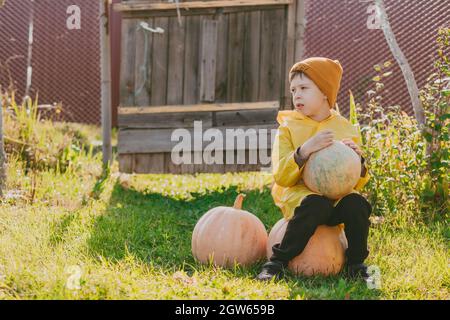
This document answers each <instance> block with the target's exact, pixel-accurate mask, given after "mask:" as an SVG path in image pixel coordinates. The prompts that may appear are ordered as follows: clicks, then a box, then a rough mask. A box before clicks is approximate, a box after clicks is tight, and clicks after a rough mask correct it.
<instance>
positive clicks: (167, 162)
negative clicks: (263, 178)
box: [119, 150, 271, 174]
mask: <svg viewBox="0 0 450 320" xmlns="http://www.w3.org/2000/svg"><path fill="white" fill-rule="evenodd" d="M270 154H271V150H267V156H268V157H270ZM236 156H237V151H236V152H235V157H236ZM244 157H245V159H249V157H250V153H249V151H245V154H244ZM247 162H248V161H247ZM268 167H269V165H267V164H261V163H258V164H226V163H224V164H206V163H202V164H174V163H173V162H172V159H171V154H170V153H145V154H119V171H120V172H123V173H172V174H194V173H227V172H248V171H261V170H263V169H266V168H268Z"/></svg>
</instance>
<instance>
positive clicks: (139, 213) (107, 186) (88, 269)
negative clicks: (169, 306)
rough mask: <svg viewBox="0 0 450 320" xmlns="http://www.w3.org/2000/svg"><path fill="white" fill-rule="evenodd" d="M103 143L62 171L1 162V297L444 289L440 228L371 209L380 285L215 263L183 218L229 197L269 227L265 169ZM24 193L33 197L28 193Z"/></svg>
mask: <svg viewBox="0 0 450 320" xmlns="http://www.w3.org/2000/svg"><path fill="white" fill-rule="evenodd" d="M100 157H101V155H100V154H96V155H94V156H84V157H81V156H80V157H79V159H78V160H77V164H78V166H77V167H76V168H74V169H72V170H69V171H68V172H65V173H63V174H61V173H55V172H52V171H51V170H49V171H41V172H36V173H33V174H32V175H29V174H28V175H26V174H25V172H24V168H23V167H22V165H21V163H20V162H17V161H10V163H9V166H8V182H7V196H6V197H5V199H4V200H3V203H2V205H1V207H0V299H449V298H450V294H449V284H450V272H449V268H448V266H449V265H448V264H449V253H448V239H449V228H448V223H447V222H445V221H439V220H437V221H435V222H432V223H428V224H423V223H419V222H411V219H408V217H409V216H410V215H411V214H413V213H410V212H405V213H402V214H392V213H389V212H383V213H381V212H376V211H375V212H373V215H375V216H379V215H383V216H384V218H385V220H384V222H382V223H374V224H372V227H371V230H370V238H369V246H370V256H369V258H368V260H367V263H368V264H369V265H375V266H377V267H379V269H380V270H381V287H380V288H379V289H370V288H368V287H367V285H366V284H365V283H362V282H358V281H348V280H345V279H344V278H342V277H340V276H335V277H329V278H324V277H314V278H305V277H295V276H293V275H289V276H288V277H286V278H285V279H283V280H280V281H275V282H271V283H259V282H257V281H255V280H253V277H254V276H255V275H256V274H257V272H258V271H259V269H260V267H261V265H262V262H260V263H258V264H256V265H254V266H252V267H248V268H242V267H239V266H236V267H235V268H233V269H221V268H216V267H214V266H211V265H201V264H198V263H197V262H196V261H195V260H194V259H193V257H192V254H191V235H192V230H193V228H194V226H195V224H196V222H197V221H198V219H199V218H200V217H201V216H202V214H204V213H205V212H206V211H208V210H209V209H211V208H213V207H216V206H219V205H229V206H231V205H232V204H233V201H234V199H235V197H236V195H237V194H238V192H244V193H246V194H247V197H246V198H245V201H244V206H243V207H244V209H245V210H248V211H250V212H252V213H254V214H255V215H256V216H258V217H259V218H260V219H261V220H262V222H263V223H264V224H265V226H266V228H267V230H268V231H269V230H270V228H271V227H272V226H273V225H274V224H275V222H276V221H278V220H279V219H280V218H281V213H280V212H279V210H278V208H276V207H275V205H274V204H273V200H272V197H271V195H270V185H271V183H272V179H271V176H270V175H269V174H267V173H259V172H253V173H243V174H231V173H230V174H226V175H218V174H199V175H196V176H191V175H131V176H130V175H120V174H119V173H118V169H117V163H116V162H115V163H114V165H113V166H112V168H111V170H110V172H106V173H105V172H102V168H101V158H100ZM30 199H31V200H30Z"/></svg>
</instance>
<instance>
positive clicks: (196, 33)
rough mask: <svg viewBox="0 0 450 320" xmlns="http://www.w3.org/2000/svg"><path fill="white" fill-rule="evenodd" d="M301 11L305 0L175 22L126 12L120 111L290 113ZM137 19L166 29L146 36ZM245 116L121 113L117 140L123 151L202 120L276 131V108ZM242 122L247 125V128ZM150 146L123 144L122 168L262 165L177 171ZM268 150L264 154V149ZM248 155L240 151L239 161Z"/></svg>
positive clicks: (169, 16) (189, 15) (190, 15)
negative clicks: (201, 108)
mask: <svg viewBox="0 0 450 320" xmlns="http://www.w3.org/2000/svg"><path fill="white" fill-rule="evenodd" d="M188 1H189V0H188ZM191 1H192V0H191ZM149 2H161V1H160V0H153V1H149ZM185 2H187V1H185ZM304 11H305V5H304V0H295V1H293V2H292V3H291V4H289V5H284V6H274V7H264V8H263V7H252V8H241V9H240V10H233V9H232V8H228V9H225V10H217V9H214V10H203V11H202V13H201V14H199V13H197V14H196V13H195V12H192V11H191V12H187V11H184V12H186V14H183V15H182V16H181V18H180V21H181V25H180V23H179V18H178V17H177V16H176V14H174V12H173V11H171V12H159V14H160V16H158V15H156V13H149V12H133V13H127V14H126V15H124V19H123V23H122V53H121V54H122V59H121V78H120V79H121V80H120V82H121V85H120V104H121V107H140V106H142V107H144V106H164V105H195V104H202V103H205V102H206V103H244V102H258V101H261V102H267V101H279V103H280V106H281V109H289V108H292V102H291V97H290V92H289V83H288V71H289V69H290V67H291V66H292V64H293V63H295V61H299V60H301V59H302V58H304V57H303V52H304V50H303V49H304V48H303V34H304V25H305V19H304V16H305V12H304ZM142 22H145V23H147V24H148V26H149V27H151V28H158V27H159V28H162V29H164V33H162V34H161V33H151V32H147V31H144V29H143V28H142V27H141V23H142ZM246 112H247V114H246V113H245V112H244V113H241V114H240V115H238V113H236V112H235V111H230V112H221V113H218V115H216V114H213V116H212V117H211V116H210V115H208V114H197V115H195V116H193V117H192V119H191V118H190V117H189V116H186V115H181V116H180V115H177V114H176V113H174V114H171V115H167V114H165V115H161V116H159V115H157V114H153V115H151V117H146V116H143V115H141V114H136V115H133V114H127V115H120V111H119V140H120V139H121V138H123V140H124V141H122V143H121V146H124V144H127V143H132V141H133V139H139V137H140V136H142V135H144V136H147V137H148V134H150V131H145V130H160V129H161V128H168V129H169V128H174V127H173V126H174V125H175V127H176V128H178V127H186V128H192V124H193V121H194V120H202V121H203V123H204V124H205V125H206V126H207V127H209V126H211V127H214V126H221V127H222V128H223V127H227V126H228V127H233V126H242V125H244V126H245V125H246V126H252V125H256V126H255V127H257V126H258V125H271V124H272V125H274V127H276V124H275V116H276V112H274V110H267V111H264V112H258V111H256V112H255V111H246ZM252 112H253V113H254V114H252ZM246 119H252V120H251V121H250V123H247V122H246V121H247V120H246ZM268 120H269V122H267V121H268ZM252 121H253V122H255V123H253V122H252ZM271 121H272V122H271ZM154 133H155V131H153V132H152V133H151V134H154ZM146 134H147V135H146ZM124 137H125V138H124ZM141 138H142V137H141ZM125 140H126V141H125ZM119 143H120V141H119ZM132 144H133V145H139V142H138V141H136V142H135V143H132ZM147 144H148V143H147ZM156 144H157V143H156ZM153 145H154V144H152V143H150V144H148V145H146V146H145V148H144V149H145V150H144V149H142V150H139V152H136V150H134V149H133V151H131V152H129V151H126V150H127V149H126V148H123V147H121V148H120V149H121V150H119V166H120V171H121V172H136V173H163V172H171V173H194V172H221V173H223V172H229V171H251V170H259V169H260V168H261V165H260V164H252V165H242V164H223V165H214V164H213V165H208V164H191V165H178V166H177V165H174V164H173V163H172V161H171V153H170V152H167V151H166V150H165V149H164V150H162V149H161V150H159V151H158V150H156V149H155V150H150V149H151V146H153ZM130 150H131V149H130ZM149 150H150V152H149ZM266 151H267V152H268V153H269V155H270V146H269V148H268V149H267V150H266ZM194 152H196V151H194ZM234 152H235V153H237V152H238V151H237V150H235V151H234ZM195 156H197V157H198V156H199V155H198V154H196V155H195ZM200 156H201V155H200ZM248 156H249V150H246V151H245V157H248Z"/></svg>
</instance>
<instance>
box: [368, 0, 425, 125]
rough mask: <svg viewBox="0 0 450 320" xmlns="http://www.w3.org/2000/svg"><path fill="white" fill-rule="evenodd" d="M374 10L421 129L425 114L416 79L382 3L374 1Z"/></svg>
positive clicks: (377, 0) (380, 0)
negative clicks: (398, 68)
mask: <svg viewBox="0 0 450 320" xmlns="http://www.w3.org/2000/svg"><path fill="white" fill-rule="evenodd" d="M375 8H376V12H377V15H378V18H379V21H380V24H381V29H382V30H383V33H384V37H385V38H386V41H387V44H388V46H389V49H390V50H391V52H392V55H393V56H394V58H395V60H396V61H397V63H398V65H399V66H400V69H401V70H402V73H403V77H404V79H405V81H406V86H407V88H408V92H409V96H410V98H411V104H412V107H413V110H414V116H415V117H416V119H417V122H418V123H419V124H420V125H421V126H422V127H423V125H424V124H425V114H424V110H423V106H422V103H421V101H420V99H419V89H418V87H417V83H416V79H415V78H414V74H413V72H412V69H411V66H410V65H409V63H408V60H407V59H406V57H405V55H404V54H403V52H402V50H401V49H400V46H399V45H398V43H397V39H396V38H395V35H394V32H393V31H392V28H391V25H390V23H389V19H388V16H387V14H386V8H385V6H384V1H383V0H375Z"/></svg>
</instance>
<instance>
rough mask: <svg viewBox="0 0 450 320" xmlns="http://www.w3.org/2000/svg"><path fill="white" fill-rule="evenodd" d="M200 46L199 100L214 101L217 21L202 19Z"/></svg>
mask: <svg viewBox="0 0 450 320" xmlns="http://www.w3.org/2000/svg"><path fill="white" fill-rule="evenodd" d="M200 48H201V53H200V101H202V102H214V101H215V89H216V54H217V21H215V20H209V19H205V20H203V22H202V36H201V42H200Z"/></svg>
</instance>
